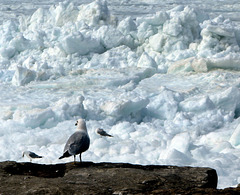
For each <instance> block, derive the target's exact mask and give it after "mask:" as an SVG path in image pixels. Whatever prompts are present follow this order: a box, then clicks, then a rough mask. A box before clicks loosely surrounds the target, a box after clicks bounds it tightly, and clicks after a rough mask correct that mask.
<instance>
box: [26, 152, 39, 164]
mask: <svg viewBox="0 0 240 195" xmlns="http://www.w3.org/2000/svg"><path fill="white" fill-rule="evenodd" d="M24 155H25V156H27V157H28V158H29V159H30V162H32V159H34V158H42V156H38V155H37V154H35V153H34V152H31V151H25V152H23V155H22V157H24Z"/></svg>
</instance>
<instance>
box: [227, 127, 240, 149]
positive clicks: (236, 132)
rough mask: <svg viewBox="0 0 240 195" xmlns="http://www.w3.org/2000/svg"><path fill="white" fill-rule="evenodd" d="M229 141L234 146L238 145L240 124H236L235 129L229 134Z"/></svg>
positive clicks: (239, 142) (239, 141) (239, 143)
mask: <svg viewBox="0 0 240 195" xmlns="http://www.w3.org/2000/svg"><path fill="white" fill-rule="evenodd" d="M229 142H230V143H231V144H232V145H233V146H235V147H236V146H239V145H240V125H238V126H237V127H236V129H235V130H234V131H233V134H232V135H231V137H230V139H229Z"/></svg>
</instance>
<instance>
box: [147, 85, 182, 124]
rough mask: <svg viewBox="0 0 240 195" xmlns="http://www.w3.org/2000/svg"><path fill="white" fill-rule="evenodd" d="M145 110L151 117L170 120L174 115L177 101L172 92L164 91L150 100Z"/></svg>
mask: <svg viewBox="0 0 240 195" xmlns="http://www.w3.org/2000/svg"><path fill="white" fill-rule="evenodd" d="M147 109H148V111H149V114H150V115H151V116H153V117H156V118H160V119H168V120H171V119H173V118H174V117H175V115H176V112H177V109H178V101H176V98H175V94H174V92H172V91H170V90H167V89H164V90H163V91H162V92H161V93H160V94H159V95H156V96H154V98H151V99H150V103H149V105H148V106H147Z"/></svg>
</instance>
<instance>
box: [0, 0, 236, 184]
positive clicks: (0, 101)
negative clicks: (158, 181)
mask: <svg viewBox="0 0 240 195" xmlns="http://www.w3.org/2000/svg"><path fill="white" fill-rule="evenodd" d="M84 3H85V4H84ZM222 3H226V2H225V1H221V4H220V3H218V2H212V3H209V2H207V1H203V2H202V3H201V6H199V3H197V2H194V3H193V2H192V1H188V2H186V1H183V2H181V4H180V3H179V2H177V1H174V2H173V4H172V3H171V4H169V3H166V1H163V2H159V1H149V2H141V1H138V2H137V1H121V2H118V1H115V0H109V1H102V0H96V1H92V2H91V3H89V2H88V1H84V0H82V1H74V0H70V1H63V2H57V1H51V2H46V1H44V2H42V4H41V5H39V4H36V5H34V6H33V3H29V2H28V4H26V5H25V7H24V6H23V8H22V9H23V10H24V11H22V13H21V14H20V11H18V10H19V9H15V8H14V5H13V3H12V4H11V3H10V4H9V5H8V6H9V7H11V8H14V9H12V10H9V11H7V10H8V8H7V7H6V6H7V5H5V4H4V5H2V4H1V5H2V6H3V7H2V9H1V12H0V13H5V14H6V17H7V18H4V17H2V18H3V19H1V20H2V22H1V23H0V33H1V37H0V90H1V94H0V107H1V113H0V138H1V139H0V147H1V151H0V160H1V161H4V160H16V161H20V162H22V161H24V160H25V159H23V158H21V155H22V152H23V151H26V150H30V151H35V152H37V153H38V154H40V155H42V156H44V158H42V159H38V160H36V162H37V163H47V164H51V163H62V162H69V161H70V160H71V159H68V158H66V159H63V160H62V161H60V160H58V157H59V155H61V154H62V150H63V147H64V144H65V143H66V137H69V135H71V134H72V133H73V132H74V129H75V126H74V124H75V120H76V119H78V118H84V119H85V120H86V124H87V128H88V130H89V136H90V138H91V145H90V148H89V150H88V151H87V152H86V153H84V154H83V155H84V157H83V158H84V159H85V160H86V161H93V162H103V161H104V162H107V161H109V162H126V163H135V164H136V163H139V164H159V165H179V166H186V165H187V166H204V167H206V166H208V167H211V168H214V169H216V170H217V173H218V176H219V184H218V187H219V188H223V187H229V186H236V185H237V184H238V182H239V180H240V179H239V172H238V171H236V170H238V169H239V168H240V165H239V164H240V163H239V162H240V158H239V155H240V152H239V144H240V142H239V141H238V140H239V116H240V92H239V87H240V79H239V69H240V68H239V67H240V58H239V52H240V48H239V45H240V27H239V23H238V21H240V20H239V18H240V17H239V18H236V16H237V15H236V14H237V12H234V10H229V9H230V7H229V6H226V4H224V6H225V7H224V6H223V7H221V6H222ZM189 5H190V6H189ZM215 6H216V7H215ZM234 6H239V4H237V3H236V2H235V4H234ZM196 7H203V10H199V9H198V8H196ZM209 7H212V9H211V10H214V11H211V10H209ZM215 8H216V9H215ZM217 8H218V9H219V10H224V9H227V10H228V11H222V12H221V14H223V15H219V13H218V11H216V10H217ZM236 9H237V8H236ZM30 10H31V11H30ZM134 10H135V11H134ZM25 11H26V13H25ZM204 11H206V12H207V13H204ZM6 12H8V13H6ZM228 13H229V14H230V16H231V19H235V20H234V21H232V20H231V19H229V18H228V17H226V16H229V14H228ZM9 14H13V15H12V16H10V15H9ZM14 14H15V18H13V17H14ZM233 15H234V17H233ZM1 16H2V15H1ZM96 128H103V129H105V130H106V131H107V132H108V133H110V134H111V135H113V136H114V137H112V138H111V139H109V138H106V137H100V136H99V135H97V134H96V133H95V129H96ZM12 143H14V144H12ZM6 151H7V152H6Z"/></svg>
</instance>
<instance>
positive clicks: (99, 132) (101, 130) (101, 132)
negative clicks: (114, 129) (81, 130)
mask: <svg viewBox="0 0 240 195" xmlns="http://www.w3.org/2000/svg"><path fill="white" fill-rule="evenodd" d="M96 133H97V134H99V135H101V136H107V137H113V136H112V135H110V134H108V133H107V132H106V131H104V130H103V129H101V128H97V129H96Z"/></svg>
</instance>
